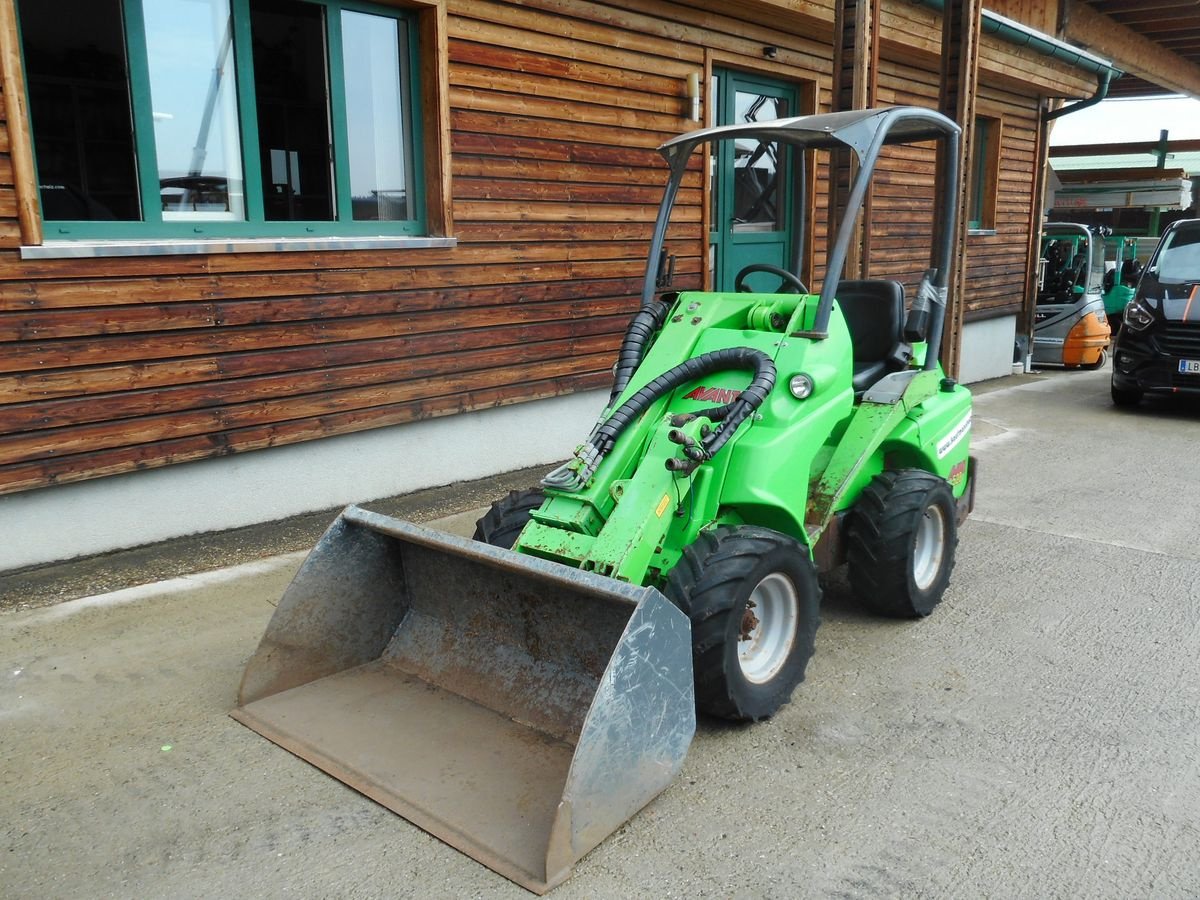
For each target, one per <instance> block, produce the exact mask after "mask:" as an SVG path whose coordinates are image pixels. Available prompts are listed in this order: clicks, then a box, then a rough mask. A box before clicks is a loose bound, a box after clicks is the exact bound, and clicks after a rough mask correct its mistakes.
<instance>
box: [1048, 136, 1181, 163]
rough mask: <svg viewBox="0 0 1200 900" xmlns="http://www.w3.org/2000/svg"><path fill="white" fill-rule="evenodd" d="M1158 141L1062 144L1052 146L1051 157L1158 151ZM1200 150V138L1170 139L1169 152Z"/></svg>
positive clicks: (1114, 154) (1159, 146)
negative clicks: (1186, 139)
mask: <svg viewBox="0 0 1200 900" xmlns="http://www.w3.org/2000/svg"><path fill="white" fill-rule="evenodd" d="M1160 149H1161V144H1160V143H1159V142H1158V141H1130V142H1129V143H1125V144H1061V145H1059V146H1057V147H1051V148H1050V158H1051V159H1054V158H1055V157H1067V156H1120V155H1125V154H1131V153H1157V152H1158V151H1159V150H1160ZM1197 150H1200V140H1188V141H1168V142H1167V152H1168V153H1194V152H1196V151H1197Z"/></svg>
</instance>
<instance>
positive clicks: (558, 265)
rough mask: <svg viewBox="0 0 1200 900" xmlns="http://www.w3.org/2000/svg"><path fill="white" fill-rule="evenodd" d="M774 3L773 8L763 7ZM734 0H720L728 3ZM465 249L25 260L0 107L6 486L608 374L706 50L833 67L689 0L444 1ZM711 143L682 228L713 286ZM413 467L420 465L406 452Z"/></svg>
mask: <svg viewBox="0 0 1200 900" xmlns="http://www.w3.org/2000/svg"><path fill="white" fill-rule="evenodd" d="M750 5H754V4H750ZM718 7H722V8H723V5H719V4H714V8H718ZM448 12H449V18H448V33H449V76H450V78H449V101H450V102H449V105H450V127H451V158H450V160H449V161H448V162H447V164H448V165H449V166H450V167H451V168H450V175H451V185H452V202H451V208H452V215H453V222H454V227H453V234H454V235H455V236H456V237H457V238H458V240H459V244H458V246H457V247H455V248H453V249H450V250H440V249H427V250H398V251H366V250H364V251H354V252H346V253H331V252H303V253H279V254H257V253H256V254H215V255H211V256H160V257H128V258H116V259H93V260H78V259H77V260H66V259H64V260H39V261H29V262H22V261H21V260H20V258H19V255H18V253H17V252H16V248H17V247H18V245H19V240H20V238H19V229H18V226H17V220H16V193H15V191H14V190H13V187H12V181H13V179H12V174H11V173H12V166H11V164H10V162H9V159H8V155H7V149H8V145H7V131H6V130H5V129H4V128H3V127H0V492H10V491H15V490H22V489H27V488H32V487H37V486H41V485H46V484H51V483H62V482H69V481H75V480H79V479H83V478H89V477H94V476H98V475H105V474H111V473H118V472H126V471H130V470H135V469H142V468H147V467H153V466H160V465H165V464H168V463H175V462H182V461H186V460H194V459H201V458H206V457H212V456H218V455H224V454H228V453H234V452H240V451H244V450H252V449H257V448H262V447H270V446H278V445H281V444H287V443H292V442H296V441H304V440H310V439H314V438H320V437H324V436H328V435H336V434H342V433H347V432H352V431H358V430H362V429H368V428H377V427H381V426H387V425H393V424H399V423H404V422H411V421H414V420H418V419H423V418H428V417H431V416H439V415H447V414H452V413H457V412H461V411H464V410H472V409H481V408H485V407H490V406H496V405H500V404H507V403H513V402H518V401H524V400H531V399H536V398H542V397H550V396H555V395H559V394H563V393H570V392H574V391H579V390H584V389H588V388H596V387H601V386H603V385H605V384H607V383H609V381H610V378H611V374H610V367H611V365H612V358H613V351H614V349H615V347H616V345H617V342H618V341H619V337H620V334H621V333H622V331H623V329H624V326H625V324H626V322H627V321H628V316H629V314H630V313H631V312H632V311H633V310H634V309H635V308H636V306H637V302H638V299H637V298H638V294H639V291H640V277H641V274H642V271H643V268H644V265H645V263H644V259H645V252H646V248H647V244H648V240H649V236H650V232H651V228H652V226H653V221H654V216H655V210H656V206H657V203H658V199H659V196H660V192H661V185H662V183H663V181H664V180H665V175H666V167H665V164H664V163H663V161H662V160H661V158H660V157H659V155H658V154H657V152H656V151H655V149H654V148H655V147H656V146H657V145H658V144H660V143H661V142H663V141H664V140H666V139H667V138H669V137H671V136H673V135H675V134H678V133H680V132H681V131H684V130H687V129H688V128H689V127H694V125H693V123H691V122H690V121H688V120H687V119H685V118H684V114H685V112H686V111H687V106H688V103H687V99H686V96H685V93H686V92H685V84H686V78H687V76H688V74H690V73H693V72H702V71H703V70H704V65H705V54H706V51H707V50H709V49H712V48H719V49H721V50H723V51H725V52H727V53H730V54H733V55H734V56H736V55H737V54H741V53H744V54H748V55H751V56H752V58H753V61H757V60H760V59H761V47H762V45H763V43H774V44H778V45H780V46H781V47H782V48H783V49H784V51H785V52H786V53H788V54H789V56H790V58H791V61H790V62H788V63H785V64H784V65H783V66H782V67H781V69H782V71H783V72H784V73H788V72H791V73H800V74H802V75H805V76H808V77H816V76H815V74H814V73H813V72H809V71H807V70H804V69H803V68H802V64H805V63H810V64H812V65H813V66H814V67H818V68H824V67H827V62H826V59H827V56H828V54H827V53H826V52H825V49H824V48H823V46H822V45H821V44H820V43H818V42H817V41H816V40H815V39H814V38H813V37H812V31H813V19H812V18H811V17H808V18H805V17H803V16H797V17H795V20H796V23H797V24H796V25H795V26H794V28H793V34H792V35H791V36H789V37H785V38H781V37H779V36H777V35H775V33H774V32H773V31H772V30H771V29H770V28H768V27H766V26H763V25H760V24H757V23H756V22H753V21H748V20H747V18H745V17H744V16H743V17H742V18H739V17H738V15H737V14H736V13H729V12H712V11H705V10H699V9H695V8H689V7H688V6H686V5H684V4H679V3H669V2H648V3H641V2H632V0H631V2H626V3H616V4H613V5H611V6H604V5H601V4H596V3H591V2H582V0H579V2H574V0H542V2H538V3H505V2H499V0H451V2H450V3H449V8H448ZM702 202H703V195H702V185H701V182H700V166H699V160H697V162H696V164H695V166H694V169H693V171H692V172H691V173H689V175H688V176H687V178H686V180H685V182H684V185H683V189H682V191H681V193H680V198H679V204H680V205H679V207H678V208H677V212H676V215H675V218H674V221H673V226H672V231H671V232H670V235H669V237H670V242H669V249H670V251H671V252H672V253H673V254H675V256H676V265H675V275H676V286H678V287H680V288H695V287H699V286H701V284H702V277H703V272H702V257H703V254H704V253H705V252H706V242H705V241H704V240H703V239H702V228H701V223H702V219H703V208H702ZM398 464H403V462H402V461H398Z"/></svg>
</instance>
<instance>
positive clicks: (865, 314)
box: [837, 280, 904, 362]
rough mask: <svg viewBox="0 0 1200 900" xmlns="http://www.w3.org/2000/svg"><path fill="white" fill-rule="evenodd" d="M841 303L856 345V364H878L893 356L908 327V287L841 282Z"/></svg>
mask: <svg viewBox="0 0 1200 900" xmlns="http://www.w3.org/2000/svg"><path fill="white" fill-rule="evenodd" d="M837 301H838V305H839V306H840V307H841V308H842V315H843V316H845V317H846V327H847V328H849V329H850V339H851V341H853V343H854V361H855V362H878V361H879V360H882V359H886V358H887V357H888V356H890V355H891V353H892V351H893V350H894V349H895V347H896V344H897V343H899V342H900V340H901V329H902V328H903V326H904V285H902V284H901V283H900V282H898V281H874V280H872V281H841V282H838V290H837Z"/></svg>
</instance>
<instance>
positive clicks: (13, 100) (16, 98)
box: [0, 0, 42, 244]
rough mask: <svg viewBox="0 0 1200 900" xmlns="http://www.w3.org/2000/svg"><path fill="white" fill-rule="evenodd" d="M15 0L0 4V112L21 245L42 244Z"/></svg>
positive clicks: (40, 219) (39, 206) (39, 205)
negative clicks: (0, 100) (0, 83)
mask: <svg viewBox="0 0 1200 900" xmlns="http://www.w3.org/2000/svg"><path fill="white" fill-rule="evenodd" d="M14 2H15V0H0V77H2V78H3V79H4V112H5V116H6V118H7V122H8V144H9V154H10V156H11V157H12V169H13V184H14V186H15V188H14V189H15V191H16V194H17V221H18V222H19V223H20V229H21V242H22V243H23V244H40V243H41V242H42V213H41V204H40V202H39V199H38V186H37V174H36V171H35V169H34V164H33V141H32V140H31V138H30V130H29V109H28V107H27V105H26V102H25V71H24V69H23V68H22V66H21V46H20V42H19V40H18V37H17V36H18V31H17V11H16V8H15V7H14V6H13V4H14Z"/></svg>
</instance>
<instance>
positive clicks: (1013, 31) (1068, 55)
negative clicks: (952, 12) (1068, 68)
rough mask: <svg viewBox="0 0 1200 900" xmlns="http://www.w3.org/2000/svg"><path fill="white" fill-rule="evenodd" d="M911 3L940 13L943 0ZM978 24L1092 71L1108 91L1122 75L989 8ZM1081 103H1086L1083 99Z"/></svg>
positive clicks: (1012, 41) (986, 31) (1107, 64)
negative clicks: (1102, 80)
mask: <svg viewBox="0 0 1200 900" xmlns="http://www.w3.org/2000/svg"><path fill="white" fill-rule="evenodd" d="M914 2H916V3H917V4H919V5H920V6H924V7H927V8H928V9H932V10H933V11H934V12H937V13H939V14H941V13H944V12H945V9H946V4H945V0H914ZM980 27H981V29H982V30H983V33H984V34H994V35H996V36H997V37H999V38H1000V39H1001V40H1004V41H1008V42H1009V43H1010V44H1015V45H1017V46H1018V47H1028V48H1029V49H1030V50H1033V51H1034V52H1035V53H1040V54H1042V55H1043V56H1049V57H1051V58H1053V59H1057V60H1061V61H1062V62H1065V63H1067V64H1068V65H1072V66H1074V67H1075V68H1077V69H1083V70H1084V71H1085V72H1091V73H1093V74H1095V75H1096V76H1098V78H1103V79H1104V90H1105V91H1107V90H1108V82H1109V81H1112V80H1113V79H1115V78H1120V77H1121V75H1123V74H1124V72H1122V71H1121V70H1120V69H1118V68H1117V67H1116V66H1114V65H1113V64H1112V63H1111V62H1110V61H1109V60H1107V59H1104V58H1102V57H1099V56H1096V55H1095V54H1092V53H1088V52H1087V51H1086V50H1082V49H1080V48H1079V47H1074V46H1072V45H1071V44H1068V43H1067V42H1066V41H1060V40H1059V39H1058V38H1055V37H1051V36H1050V35H1048V34H1043V33H1042V32H1040V31H1038V30H1037V29H1034V28H1030V27H1029V26H1028V25H1022V24H1021V23H1020V22H1014V21H1013V20H1012V19H1009V18H1007V17H1005V16H1002V15H1000V14H999V13H994V12H992V11H991V10H989V9H985V10H984V11H983V21H982V23H981V25H980ZM1105 76H1107V77H1105ZM1089 99H1091V98H1089ZM1083 102H1085V103H1086V102H1087V101H1086V100H1085V101H1083ZM1093 102H1096V103H1098V102H1099V100H1094V101H1093ZM1076 108H1077V107H1068V109H1072V110H1073V109H1076Z"/></svg>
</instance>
